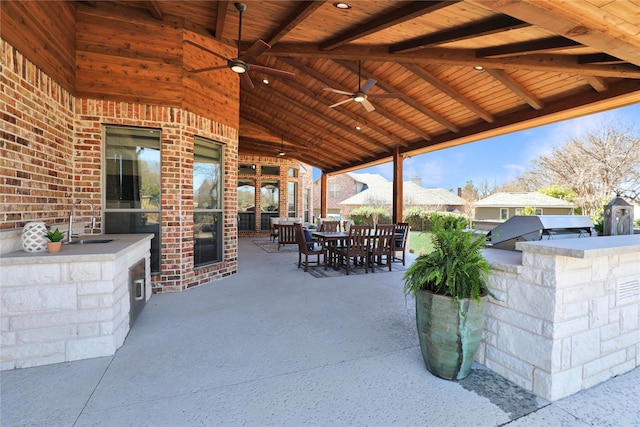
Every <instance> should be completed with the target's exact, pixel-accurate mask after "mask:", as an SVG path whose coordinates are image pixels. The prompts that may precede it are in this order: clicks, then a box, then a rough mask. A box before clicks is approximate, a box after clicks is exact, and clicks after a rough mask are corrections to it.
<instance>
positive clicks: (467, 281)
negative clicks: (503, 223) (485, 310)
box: [403, 216, 493, 303]
mask: <svg viewBox="0 0 640 427" xmlns="http://www.w3.org/2000/svg"><path fill="white" fill-rule="evenodd" d="M431 239H432V243H433V251H431V252H430V253H428V254H423V255H420V256H418V258H417V259H416V260H415V261H414V263H413V264H412V265H411V266H410V267H409V268H408V269H407V271H406V272H405V274H404V276H403V280H405V285H404V292H405V294H407V295H408V294H411V296H413V297H415V296H416V294H417V293H418V292H419V291H420V290H427V291H430V292H433V293H435V294H438V295H444V296H450V297H452V298H453V301H452V302H453V303H457V302H459V301H460V300H462V299H465V298H470V299H472V300H475V301H477V302H478V303H479V302H480V297H481V296H482V295H485V294H489V295H492V294H491V291H489V288H488V277H489V264H488V263H487V261H486V259H485V258H484V256H483V255H482V249H483V247H484V244H485V242H486V240H487V238H486V237H484V236H478V235H476V234H474V233H473V232H472V231H471V230H465V228H464V222H463V221H455V220H451V219H445V218H443V217H440V216H434V217H433V218H432V223H431ZM492 296H493V295H492Z"/></svg>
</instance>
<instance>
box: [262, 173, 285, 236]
mask: <svg viewBox="0 0 640 427" xmlns="http://www.w3.org/2000/svg"><path fill="white" fill-rule="evenodd" d="M279 186H280V182H279V181H262V188H260V229H261V230H268V229H269V227H270V224H269V218H270V217H273V218H275V217H278V216H280V187H279Z"/></svg>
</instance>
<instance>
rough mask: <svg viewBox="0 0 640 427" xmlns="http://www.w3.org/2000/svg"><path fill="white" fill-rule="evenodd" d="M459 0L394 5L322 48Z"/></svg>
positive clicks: (326, 48) (334, 38)
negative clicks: (399, 6) (398, 6)
mask: <svg viewBox="0 0 640 427" xmlns="http://www.w3.org/2000/svg"><path fill="white" fill-rule="evenodd" d="M458 1H459V0H456V1H416V2H413V3H410V4H408V5H406V6H402V7H401V8H396V7H393V8H391V9H390V10H385V11H384V12H382V13H381V14H379V15H377V16H375V17H373V18H372V19H370V20H369V21H367V22H360V23H357V24H355V25H354V26H352V27H351V28H349V29H347V30H346V31H344V32H343V33H342V34H340V35H338V36H337V37H333V38H332V39H330V40H328V41H326V42H324V43H321V44H320V49H322V50H331V49H335V48H337V47H340V46H342V45H345V44H347V43H349V42H352V41H354V40H357V39H360V38H362V37H365V36H368V35H370V34H373V33H377V32H379V31H382V30H386V29H387V28H389V27H393V26H394V25H398V24H401V23H403V22H406V21H409V20H411V19H414V18H417V17H419V16H422V15H425V14H427V13H431V12H434V11H436V10H439V9H442V8H443V7H447V6H451V5H452V4H454V3H457V2H458Z"/></svg>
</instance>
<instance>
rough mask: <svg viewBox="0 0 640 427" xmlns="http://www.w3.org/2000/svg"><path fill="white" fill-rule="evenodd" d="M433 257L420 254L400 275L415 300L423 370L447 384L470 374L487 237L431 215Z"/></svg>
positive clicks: (483, 295) (483, 294) (482, 305)
mask: <svg viewBox="0 0 640 427" xmlns="http://www.w3.org/2000/svg"><path fill="white" fill-rule="evenodd" d="M432 221H433V222H432V227H431V232H432V242H433V246H434V249H433V251H432V252H430V253H428V254H424V255H420V256H419V257H418V258H417V259H416V260H415V262H414V263H413V264H412V265H411V266H410V267H409V268H408V269H407V271H406V272H405V274H404V276H403V280H405V285H404V292H405V294H407V295H411V296H413V297H415V299H416V323H417V327H418V336H419V340H420V349H421V351H422V357H423V359H424V362H425V364H426V366H427V369H428V370H429V371H430V372H431V373H432V374H434V375H436V376H438V377H441V378H445V379H450V380H453V379H457V380H459V379H462V378H464V377H466V376H467V375H468V374H469V371H470V369H471V364H472V363H473V359H474V357H475V354H476V352H477V350H478V347H479V345H480V339H481V338H482V329H483V326H484V318H485V310H486V299H487V296H488V295H491V296H493V295H492V294H491V292H490V291H489V288H488V286H487V284H488V276H489V265H488V263H487V261H486V260H485V258H484V257H483V255H482V249H483V247H484V244H485V242H486V240H487V239H486V237H483V236H478V235H476V234H475V233H473V232H472V231H470V230H466V229H465V227H466V224H467V222H466V220H461V219H460V218H456V217H441V216H434V217H433V220H432Z"/></svg>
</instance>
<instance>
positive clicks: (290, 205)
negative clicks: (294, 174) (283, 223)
mask: <svg viewBox="0 0 640 427" xmlns="http://www.w3.org/2000/svg"><path fill="white" fill-rule="evenodd" d="M287 190H288V191H287V210H288V215H289V217H290V218H294V217H295V216H296V213H297V211H298V183H297V182H293V181H290V182H289V184H288V187H287Z"/></svg>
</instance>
